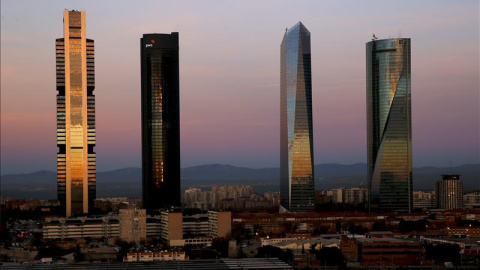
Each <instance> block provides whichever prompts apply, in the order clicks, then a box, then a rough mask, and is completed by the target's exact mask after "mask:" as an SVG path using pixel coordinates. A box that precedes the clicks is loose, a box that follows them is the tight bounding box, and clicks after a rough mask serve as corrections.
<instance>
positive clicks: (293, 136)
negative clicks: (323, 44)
mask: <svg viewBox="0 0 480 270" xmlns="http://www.w3.org/2000/svg"><path fill="white" fill-rule="evenodd" d="M280 62H281V63H280V104H281V105H280V200H281V202H280V203H281V206H282V207H283V208H285V209H286V210H288V211H292V212H307V211H313V210H314V206H315V181H314V171H313V164H314V163H313V127H312V77H311V54H310V32H309V31H308V30H307V28H306V27H305V26H304V25H303V24H302V23H301V22H298V23H297V24H295V25H294V26H293V27H291V28H290V29H287V30H286V32H285V35H284V36H283V40H282V44H281V61H280Z"/></svg>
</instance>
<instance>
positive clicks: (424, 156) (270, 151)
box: [1, 1, 479, 175]
mask: <svg viewBox="0 0 480 270" xmlns="http://www.w3.org/2000/svg"><path fill="white" fill-rule="evenodd" d="M306 2H308V1H306ZM25 3H26V2H21V1H18V2H13V1H12V2H8V1H2V3H1V5H2V9H1V14H2V26H1V27H2V31H1V40H2V52H1V54H2V60H1V61H2V66H1V74H2V82H1V85H2V87H1V89H2V106H1V109H2V116H1V117H2V122H1V125H2V129H1V132H2V136H1V146H2V147H1V158H2V159H1V160H2V162H1V163H2V164H1V166H2V167H1V168H2V175H3V174H8V173H14V172H32V171H35V170H41V169H47V170H53V169H54V168H55V154H56V153H55V150H52V149H55V143H56V142H55V140H54V139H53V138H54V137H55V135H54V130H55V109H53V108H54V107H55V105H54V102H53V101H52V96H50V97H48V93H49V91H50V89H52V88H53V87H54V84H55V82H54V81H53V80H52V78H54V76H55V75H54V74H55V61H54V60H53V58H52V47H53V45H52V43H51V40H52V39H54V38H56V37H58V33H59V32H60V31H61V30H60V29H61V28H60V27H58V25H57V24H58V21H59V19H61V16H60V15H59V14H61V12H60V11H61V10H63V9H64V8H65V7H68V8H69V9H78V10H86V11H87V13H88V14H89V17H88V19H89V25H90V27H89V36H90V37H91V38H93V39H95V43H96V56H97V69H96V71H97V76H96V89H97V90H96V92H97V94H96V97H97V100H96V101H97V142H98V146H97V147H96V148H95V150H96V152H97V155H98V156H97V163H98V166H97V167H98V168H99V170H100V171H105V170H109V169H116V168H122V167H131V166H138V167H139V166H140V160H141V158H140V156H141V155H140V152H141V151H140V149H141V147H140V141H141V140H140V137H141V135H140V125H139V123H138V119H139V118H140V91H139V89H140V79H139V72H138V67H139V60H138V58H139V57H138V36H140V35H141V34H142V33H148V32H172V31H179V32H181V39H184V40H180V43H181V44H182V48H181V53H180V62H181V64H180V66H181V70H180V73H181V76H180V78H181V82H180V84H181V87H182V94H181V97H180V99H181V101H180V103H181V104H182V108H181V125H182V134H181V141H182V148H181V151H182V163H181V165H182V167H187V166H192V165H200V164H208V163H227V164H232V165H237V166H249V167H276V166H278V165H277V164H278V161H279V157H280V155H279V152H278V144H279V136H278V129H279V123H278V118H279V110H278V100H279V93H278V92H279V91H278V89H279V85H278V81H279V78H278V66H279V65H278V40H279V39H280V35H279V34H278V33H281V32H282V30H283V29H285V27H287V26H288V25H290V24H291V22H292V21H298V20H301V21H302V22H304V23H305V24H307V25H309V29H310V30H311V31H312V32H315V33H318V34H316V35H314V37H313V39H312V51H313V54H312V55H313V59H312V80H313V86H314V87H313V89H312V91H313V119H314V123H313V127H314V134H317V135H315V136H314V146H315V151H314V152H315V158H314V159H315V161H316V163H327V162H328V163H333V162H335V163H343V164H345V163H347V164H348V163H356V162H366V147H365V145H366V143H365V142H366V128H365V121H366V117H365V115H366V112H365V92H364V89H365V80H364V73H365V71H364V68H365V59H364V43H365V42H366V41H368V40H369V38H370V36H371V33H372V32H375V34H376V35H377V36H379V37H380V38H387V37H388V36H398V34H399V33H398V31H399V30H401V31H402V35H405V36H409V37H411V38H412V40H413V41H414V42H415V45H416V47H415V49H414V50H413V51H412V58H413V59H415V60H414V61H413V62H412V70H413V71H414V74H415V75H412V85H413V87H414V88H415V92H414V93H412V95H413V96H412V114H413V115H415V118H414V119H413V122H412V125H413V138H414V139H413V149H414V152H413V153H414V155H413V164H414V166H422V165H423V166H425V165H439V166H445V165H449V164H450V161H451V162H452V164H453V165H460V164H465V163H478V162H479V157H478V156H479V154H478V153H479V152H478V151H479V150H478V149H479V147H478V146H479V142H478V141H479V139H478V137H479V133H478V132H479V126H478V125H479V124H478V122H479V121H478V120H479V105H478V23H477V22H478V13H477V12H476V11H478V2H474V1H471V2H468V1H466V2H461V3H448V2H441V1H440V2H422V3H420V4H418V5H415V7H413V6H411V7H409V5H408V3H406V4H404V3H402V4H400V3H389V4H388V5H387V4H384V3H380V2H376V4H374V3H366V4H363V3H362V4H360V3H354V2H349V4H346V3H335V4H333V3H328V2H327V3H314V2H308V5H306V4H305V5H302V6H304V7H303V8H301V7H299V6H300V5H296V3H294V2H293V1H292V2H288V1H286V2H283V3H284V5H279V6H275V5H273V4H272V2H265V3H259V4H252V3H247V4H244V3H235V2H233V3H226V4H223V3H222V4H220V5H218V7H217V9H216V10H215V11H216V12H219V13H222V12H224V15H222V16H220V17H218V18H212V17H211V16H208V15H209V14H210V13H209V11H208V7H206V6H203V5H201V4H187V3H186V2H180V3H178V4H172V3H162V4H158V3H155V4H153V3H151V2H149V3H147V4H145V5H134V6H128V5H127V6H126V7H109V8H108V9H107V10H106V9H105V8H104V7H103V6H101V5H94V4H92V3H93V2H87V3H76V2H67V3H65V2H55V1H52V2H50V3H51V5H49V4H48V3H47V4H45V3H29V4H28V5H25ZM211 3H214V2H213V1H212V2H211ZM216 3H218V2H216ZM146 6H147V8H146ZM305 6H309V8H305ZM162 7H163V8H164V9H165V8H171V10H172V13H171V14H173V17H172V16H167V17H165V19H164V20H160V19H156V17H155V16H154V14H156V13H155V12H152V11H145V9H149V10H155V9H156V10H161V9H162ZM433 7H435V8H433ZM239 9H240V10H244V11H250V12H251V15H250V16H251V18H248V19H249V20H247V17H246V16H244V15H242V16H240V15H236V16H232V14H236V13H235V11H238V10H239ZM270 9H272V11H269V10H270ZM390 9H395V10H396V11H397V13H396V15H395V16H390V17H389V16H387V15H385V14H384V13H386V11H387V10H390ZM39 10H42V11H45V12H39ZM127 10H128V12H127ZM142 10H143V11H145V17H143V18H141V19H137V18H133V17H134V16H130V15H128V14H130V13H129V12H130V11H131V12H132V15H133V14H136V13H137V12H141V11H142ZM287 11H291V13H290V15H288V16H284V17H283V18H280V17H281V16H277V15H275V14H274V13H277V12H278V13H279V14H281V15H284V14H287V13H286V12H287ZM24 12H25V13H26V14H28V16H22V18H23V19H22V20H20V19H19V18H20V17H19V16H18V15H19V14H23V13H24ZM104 12H107V13H108V14H109V16H103V13H104ZM266 12H268V14H270V16H268V18H267V19H266V21H265V22H264V23H262V24H261V25H260V26H258V25H257V24H255V25H256V27H255V28H252V27H250V26H251V25H252V24H251V23H252V22H254V21H255V20H256V19H258V18H264V16H262V15H263V14H265V13H266ZM382 12H384V13H382ZM317 13H318V14H317ZM373 13H374V14H375V16H371V14H373ZM238 14H239V13H238ZM330 14H336V15H337V16H332V15H330ZM180 15H181V16H180ZM407 15H408V16H409V18H410V20H409V21H405V20H404V18H405V16H407ZM423 15H425V16H423ZM122 16H126V17H128V18H131V19H132V20H133V21H129V22H128V25H127V24H126V23H124V22H123V21H122V20H120V19H119V18H122ZM107 17H110V18H111V20H112V22H109V21H107V20H105V18H107ZM175 17H178V18H175ZM349 17H351V18H350V19H349V20H347V18H349ZM109 20H110V19H109ZM377 21H383V22H384V24H383V26H382V27H378V26H376V24H375V22H377ZM219 22H223V23H219ZM447 22H450V23H447ZM27 25H28V26H33V27H31V29H30V28H29V27H27ZM219 25H221V26H219ZM352 26H354V27H352ZM200 33H201V34H200ZM272 33H274V34H272ZM206 35H208V36H211V37H212V38H215V39H214V40H211V42H207V41H206V40H204V39H203V38H204V37H205V36H206ZM30 40H35V46H33V47H32V46H31V42H29V41H30ZM120 41H121V42H120ZM259 43H261V44H262V46H260V47H261V48H259V46H258V44H259ZM213 45H215V46H213ZM218 45H221V46H218ZM199 50H200V51H202V53H201V54H198V51H199ZM216 56H220V57H216ZM472 56H473V57H472ZM346 61H347V62H346ZM24 73H26V74H30V76H28V77H25V76H24V75H23V74H24ZM114 74H115V75H114ZM113 78H115V79H113ZM212 97H215V98H214V99H213V98H212ZM253 97H255V98H253ZM53 99H54V98H53ZM129 104H133V105H129ZM245 104H248V107H247V108H248V110H245ZM341 108H343V109H341ZM344 108H348V110H345V109H344ZM446 108H448V109H446ZM450 108H454V109H450ZM342 110H343V111H345V112H342ZM219 111H222V112H223V113H221V114H219V113H218V112H219ZM219 122H222V123H224V124H223V125H218V123H219ZM320 134H321V135H322V136H320ZM432 134H434V136H432ZM209 135H210V136H209ZM447 153H448V154H447Z"/></svg>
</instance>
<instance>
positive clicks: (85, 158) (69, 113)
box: [55, 10, 96, 217]
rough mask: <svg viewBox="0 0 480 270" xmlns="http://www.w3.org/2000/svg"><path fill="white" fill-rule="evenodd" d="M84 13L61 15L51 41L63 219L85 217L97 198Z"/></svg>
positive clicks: (91, 73)
mask: <svg viewBox="0 0 480 270" xmlns="http://www.w3.org/2000/svg"><path fill="white" fill-rule="evenodd" d="M86 30H87V29H86V21H85V11H75V10H72V11H69V10H65V11H64V12H63V38H58V39H56V41H55V49H56V74H57V147H58V153H57V196H58V200H59V201H60V205H61V209H62V211H63V214H64V215H65V216H67V217H70V216H72V215H76V214H84V213H88V211H89V209H91V208H92V207H93V200H94V199H95V196H96V161H95V159H96V156H95V151H94V147H95V96H94V95H93V90H94V89H95V67H94V64H95V53H94V43H93V40H91V39H87V36H86Z"/></svg>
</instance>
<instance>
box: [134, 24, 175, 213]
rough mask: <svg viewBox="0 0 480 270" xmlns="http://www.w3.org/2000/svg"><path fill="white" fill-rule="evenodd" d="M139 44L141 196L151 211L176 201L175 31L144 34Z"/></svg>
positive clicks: (173, 204) (144, 204)
mask: <svg viewBox="0 0 480 270" xmlns="http://www.w3.org/2000/svg"><path fill="white" fill-rule="evenodd" d="M140 45H141V80H142V97H141V99H142V200H143V207H144V208H145V209H147V211H149V212H151V211H152V210H155V209H160V208H165V207H169V206H179V205H180V111H179V109H180V102H179V61H178V60H179V58H178V51H179V48H178V33H171V34H145V35H143V38H141V40H140Z"/></svg>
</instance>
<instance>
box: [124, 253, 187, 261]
mask: <svg viewBox="0 0 480 270" xmlns="http://www.w3.org/2000/svg"><path fill="white" fill-rule="evenodd" d="M186 260H188V256H186V255H185V251H179V250H173V251H138V252H128V253H127V256H125V257H123V262H158V261H186Z"/></svg>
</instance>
